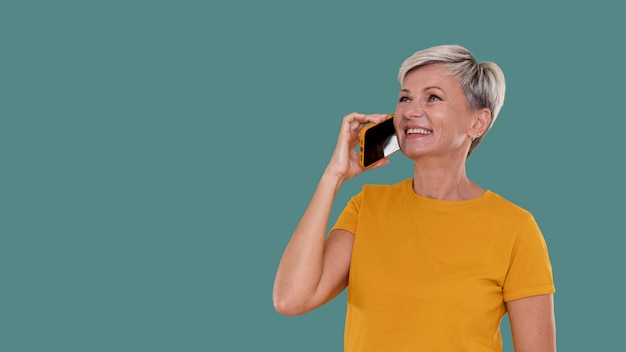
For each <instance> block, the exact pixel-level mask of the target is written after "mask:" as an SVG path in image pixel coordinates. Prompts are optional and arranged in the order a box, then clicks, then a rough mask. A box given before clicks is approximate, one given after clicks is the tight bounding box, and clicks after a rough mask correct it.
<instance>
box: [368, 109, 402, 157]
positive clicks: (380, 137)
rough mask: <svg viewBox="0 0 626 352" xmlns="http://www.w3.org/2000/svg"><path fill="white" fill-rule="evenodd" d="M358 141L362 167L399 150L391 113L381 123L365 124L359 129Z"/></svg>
mask: <svg viewBox="0 0 626 352" xmlns="http://www.w3.org/2000/svg"><path fill="white" fill-rule="evenodd" d="M360 142H361V146H360V148H359V149H360V158H359V161H360V163H361V166H362V167H364V168H367V167H369V166H371V165H372V164H375V163H376V162H377V161H378V160H380V159H382V158H385V157H388V156H389V155H391V154H393V153H395V152H397V151H398V150H400V146H399V145H398V138H397V136H396V130H395V128H394V127H393V114H389V115H388V116H387V119H386V120H385V121H383V122H381V123H378V124H370V125H367V126H365V127H364V128H363V129H362V130H361V135H360Z"/></svg>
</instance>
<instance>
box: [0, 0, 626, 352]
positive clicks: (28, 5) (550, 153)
mask: <svg viewBox="0 0 626 352" xmlns="http://www.w3.org/2000/svg"><path fill="white" fill-rule="evenodd" d="M620 8H621V6H619V5H618V2H612V1H594V2H579V3H577V4H575V3H572V2H567V1H562V2H548V1H541V2H538V1H525V2H515V3H505V2H500V1H472V2H465V1H459V2H419V1H412V2H394V1H385V2H382V1H380V2H375V1H360V2H357V1H352V2H349V1H316V2H297V1H291V2H290V1H230V2H220V1H212V2H209V1H130V0H129V1H106V2H105V1H20V2H18V1H3V2H2V3H0V40H1V42H0V44H1V47H0V63H1V65H0V163H1V164H0V165H1V168H0V207H1V208H0V211H1V213H0V214H1V215H0V216H1V218H0V335H1V336H0V350H1V351H8V352H14V351H15V352H17V351H65V352H69V351H255V350H263V351H340V350H341V349H342V340H343V322H344V312H345V293H344V294H342V295H341V296H340V297H338V298H337V299H336V300H334V301H332V302H330V303H329V304H328V305H326V306H324V307H321V308H320V309H318V310H316V311H314V312H311V313H309V314H307V315H304V316H299V317H284V316H281V315H279V314H277V313H276V312H275V311H274V310H273V307H272V302H271V290H272V283H273V278H274V273H275V269H276V266H277V264H278V260H279V259H280V255H281V253H282V250H283V248H284V246H285V244H286V243H287V241H288V239H289V237H290V235H291V232H292V230H293V229H294V227H295V225H296V223H297V221H298V220H299V217H300V215H301V214H302V212H303V211H304V208H305V207H306V205H307V203H308V201H309V199H310V196H311V194H312V192H313V190H314V187H315V186H316V183H317V180H318V178H319V176H320V175H321V172H322V171H323V169H324V166H325V165H326V162H327V160H328V158H329V157H330V153H331V152H332V150H333V147H334V143H335V140H336V136H337V132H338V128H339V124H340V121H341V118H342V116H344V115H345V114H347V113H349V112H352V111H359V112H365V113H380V112H390V111H393V109H394V105H395V99H396V94H397V90H398V87H399V85H398V83H397V81H396V74H397V69H398V67H399V65H400V63H401V62H402V61H403V60H404V59H405V58H406V57H408V56H409V55H410V54H412V53H413V52H415V51H417V50H419V49H423V48H425V47H429V46H432V45H438V44H461V45H464V46H466V47H467V48H469V49H470V50H471V51H472V52H473V53H474V54H475V55H476V56H477V58H478V59H479V60H489V61H495V62H496V63H498V64H499V65H500V66H501V67H502V69H503V70H504V72H505V75H506V77H507V83H508V87H507V98H506V102H505V105H504V107H503V109H502V112H501V114H500V116H499V118H498V120H497V122H496V124H495V126H494V128H493V130H492V132H491V133H490V134H489V135H488V136H487V137H486V139H485V141H484V143H483V145H482V146H481V147H480V148H479V149H478V150H477V151H476V153H475V154H474V155H473V156H472V157H471V159H470V160H469V162H468V172H469V174H470V177H471V178H473V179H474V180H475V181H476V182H478V183H479V184H481V185H482V186H483V187H486V188H489V189H492V190H494V191H496V192H498V193H500V194H502V195H503V196H505V197H507V198H509V199H510V200H512V201H514V202H516V203H518V204H520V205H522V206H524V207H526V208H527V209H529V210H531V211H532V212H533V213H534V214H535V216H536V218H537V221H538V222H539V224H540V226H541V227H542V230H543V232H544V235H545V238H546V241H547V242H548V246H549V248H550V254H551V259H552V262H553V267H554V275H555V282H556V286H557V293H556V295H555V300H556V316H557V330H558V345H559V350H563V351H607V350H614V347H616V346H619V345H621V341H622V339H623V336H622V328H623V322H622V321H621V317H623V316H624V314H625V313H626V309H625V306H624V303H623V295H624V286H623V274H622V270H623V268H624V264H625V262H624V255H623V248H624V246H623V244H624V238H623V237H624V230H623V226H622V224H623V206H622V205H621V204H622V202H623V200H624V197H625V196H626V194H625V193H626V192H625V187H624V182H623V180H624V176H625V174H624V168H623V165H622V164H623V156H622V154H623V151H624V147H623V143H624V141H623V130H624V126H625V123H624V112H623V95H624V85H623V82H624V79H625V78H626V71H625V69H624V64H623V59H624V50H623V43H624V39H623V34H624V33H626V31H625V30H626V26H625V25H624V21H623V12H622V11H621V10H619V9H620ZM391 161H392V164H391V165H390V166H388V167H386V168H384V169H381V170H376V171H372V172H369V173H366V174H363V175H362V176H361V177H360V178H358V179H355V180H352V181H350V182H348V183H347V184H346V185H345V186H344V187H343V188H342V189H341V191H340V193H339V195H338V198H337V203H336V204H337V207H336V208H335V210H334V211H333V217H336V216H337V214H338V212H339V210H340V209H341V208H342V206H343V204H344V203H345V202H346V201H347V199H348V198H349V197H350V196H351V195H352V194H354V193H355V192H357V191H358V190H359V189H360V186H361V185H362V184H363V183H366V182H381V183H392V182H396V181H399V180H401V179H404V178H407V177H411V165H410V163H409V162H408V161H407V160H405V159H404V158H403V157H402V156H400V155H396V156H393V157H392V160H391ZM503 334H504V340H505V351H512V348H511V346H510V332H509V330H508V325H507V322H506V321H505V322H503Z"/></svg>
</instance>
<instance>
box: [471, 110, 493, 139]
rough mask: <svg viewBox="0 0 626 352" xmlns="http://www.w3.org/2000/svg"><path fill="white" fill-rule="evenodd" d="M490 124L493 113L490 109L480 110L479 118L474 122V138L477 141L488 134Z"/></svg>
mask: <svg viewBox="0 0 626 352" xmlns="http://www.w3.org/2000/svg"><path fill="white" fill-rule="evenodd" d="M490 124H491V111H489V109H482V110H480V112H479V114H478V116H477V117H476V120H475V121H474V125H473V126H472V131H471V133H472V134H473V135H472V138H474V139H476V138H478V137H480V136H482V135H483V134H485V132H487V129H489V125H490Z"/></svg>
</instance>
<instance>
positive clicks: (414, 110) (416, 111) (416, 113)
mask: <svg viewBox="0 0 626 352" xmlns="http://www.w3.org/2000/svg"><path fill="white" fill-rule="evenodd" d="M402 109H403V110H404V114H403V115H405V116H406V117H422V116H424V107H423V106H422V105H421V104H420V103H419V101H411V102H408V103H405V104H404V106H403V107H402Z"/></svg>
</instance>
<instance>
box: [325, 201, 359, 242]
mask: <svg viewBox="0 0 626 352" xmlns="http://www.w3.org/2000/svg"><path fill="white" fill-rule="evenodd" d="M361 199H362V192H360V193H358V194H356V195H355V196H353V197H352V198H351V199H350V200H349V201H348V203H347V204H346V206H345V207H344V208H343V210H342V212H341V213H340V214H339V217H338V218H337V221H336V222H335V224H334V225H333V227H332V228H331V230H330V231H332V230H345V231H348V232H350V233H352V234H353V235H354V234H356V229H357V225H358V219H359V210H360V208H361Z"/></svg>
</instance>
